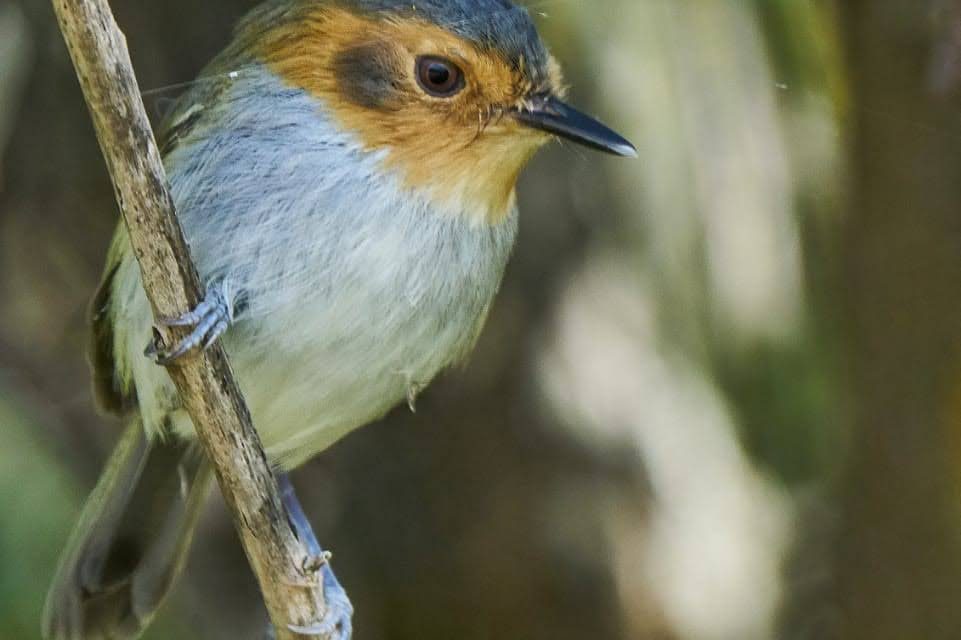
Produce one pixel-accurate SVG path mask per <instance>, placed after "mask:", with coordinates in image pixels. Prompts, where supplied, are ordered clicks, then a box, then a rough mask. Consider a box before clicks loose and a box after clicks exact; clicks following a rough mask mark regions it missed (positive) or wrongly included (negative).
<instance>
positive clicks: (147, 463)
mask: <svg viewBox="0 0 961 640" xmlns="http://www.w3.org/2000/svg"><path fill="white" fill-rule="evenodd" d="M210 479H211V473H210V467H209V465H208V464H207V463H206V462H205V461H204V459H203V456H202V454H201V453H200V452H199V451H198V450H197V449H196V446H195V445H189V444H186V443H184V442H175V441H165V442H162V441H158V440H156V439H155V440H154V441H151V440H149V439H148V438H147V436H146V434H145V433H144V431H143V428H142V427H141V424H140V421H139V420H135V421H133V422H132V423H131V424H130V426H128V427H127V429H126V431H125V432H124V435H123V438H122V439H121V440H120V443H119V444H118V445H117V448H116V449H115V450H114V452H113V454H112V455H111V456H110V460H109V461H108V463H107V466H106V468H105V470H104V472H103V475H102V476H101V477H100V480H99V481H98V483H97V486H96V488H95V489H94V490H93V493H92V494H91V495H90V497H89V498H88V499H87V503H86V505H85V506H84V508H83V512H82V513H81V515H80V520H79V522H78V523H77V526H76V528H75V529H74V531H73V533H72V534H71V536H70V540H69V542H68V543H67V546H66V548H65V549H64V552H63V555H62V556H61V558H60V566H59V567H58V569H57V573H56V575H55V577H54V580H53V584H52V585H51V586H50V591H49V593H48V594H47V603H46V606H45V607H44V613H43V637H44V638H46V640H125V639H129V638H136V637H137V636H139V635H140V633H141V632H142V631H143V629H144V628H145V627H146V625H147V624H148V623H149V622H150V619H151V618H152V616H153V614H154V613H155V612H156V610H157V608H158V607H159V606H160V604H161V602H162V601H163V599H164V596H165V595H166V594H167V591H168V590H169V588H170V586H171V585H172V584H173V581H174V580H175V579H176V578H177V576H178V574H179V573H180V571H181V569H182V568H183V564H184V560H185V558H186V555H187V551H188V549H189V548H190V540H191V537H192V534H193V529H194V526H195V525H196V522H197V517H198V516H199V514H200V510H201V506H202V505H203V503H204V498H205V497H206V495H207V490H208V488H209V486H210Z"/></svg>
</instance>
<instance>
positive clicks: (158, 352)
mask: <svg viewBox="0 0 961 640" xmlns="http://www.w3.org/2000/svg"><path fill="white" fill-rule="evenodd" d="M233 319H234V307H233V300H232V297H231V290H230V287H229V286H228V285H227V283H226V282H225V281H224V282H219V283H217V284H215V285H213V286H211V287H210V288H209V289H208V290H207V295H206V296H205V297H204V299H203V301H201V303H200V304H198V305H197V307H196V308H195V309H193V310H192V311H188V312H187V313H185V314H183V315H182V316H178V317H176V318H160V319H159V322H160V323H161V324H163V325H164V326H167V327H191V328H192V329H191V331H190V333H189V334H187V335H186V336H185V337H184V338H183V339H182V340H180V341H179V342H177V343H176V344H174V345H172V346H170V347H161V346H160V345H159V344H158V342H159V340H154V341H152V342H151V343H150V344H149V345H147V349H146V350H145V351H144V355H146V356H147V357H148V358H150V359H152V360H153V361H154V362H156V363H157V364H160V365H168V364H170V363H171V362H175V361H176V360H179V359H180V358H182V357H184V356H185V355H187V354H188V353H189V352H191V351H193V350H194V349H197V348H200V349H203V350H206V349H209V348H210V346H211V345H212V344H213V343H214V342H215V341H216V340H217V338H219V337H220V336H222V335H223V334H224V333H226V331H227V329H228V328H229V327H230V323H231V322H232V321H233Z"/></svg>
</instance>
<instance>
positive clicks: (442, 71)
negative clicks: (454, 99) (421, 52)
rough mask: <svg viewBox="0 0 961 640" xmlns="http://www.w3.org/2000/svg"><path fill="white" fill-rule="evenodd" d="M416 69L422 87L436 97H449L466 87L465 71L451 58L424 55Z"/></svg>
mask: <svg viewBox="0 0 961 640" xmlns="http://www.w3.org/2000/svg"><path fill="white" fill-rule="evenodd" d="M416 71H417V82H418V83H419V84H420V88H421V89H423V90H424V91H426V92H427V93H428V94H430V95H432V96H434V97H435V98H449V97H451V96H453V95H454V94H456V93H459V92H460V90H461V89H463V88H464V73H463V72H462V71H461V70H460V67H458V66H457V65H456V64H454V63H453V62H451V61H450V60H444V59H443V58H434V57H431V56H423V57H421V58H418V59H417V70H416Z"/></svg>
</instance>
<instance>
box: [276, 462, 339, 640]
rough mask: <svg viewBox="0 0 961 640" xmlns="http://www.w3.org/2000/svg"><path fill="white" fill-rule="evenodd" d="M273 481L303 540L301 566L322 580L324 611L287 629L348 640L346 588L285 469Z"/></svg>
mask: <svg viewBox="0 0 961 640" xmlns="http://www.w3.org/2000/svg"><path fill="white" fill-rule="evenodd" d="M277 483H278V485H279V486H280V495H281V498H282V499H283V501H284V506H285V507H286V508H287V515H288V517H289V518H290V524H291V526H292V527H293V528H294V533H296V534H297V538H298V539H300V541H301V542H303V543H304V546H305V547H307V552H308V553H309V554H310V557H309V558H308V560H307V563H306V566H305V569H306V570H308V571H310V570H313V571H320V572H321V576H322V578H323V581H324V600H325V602H326V603H327V614H326V615H325V616H324V619H323V620H321V621H320V623H319V624H317V625H314V626H312V627H295V626H291V627H290V629H291V631H296V632H297V633H302V634H304V635H316V636H322V637H329V638H330V639H331V640H350V636H351V632H352V625H351V617H352V616H353V615H354V607H353V605H352V604H351V603H350V598H348V597H347V592H346V591H345V590H344V588H343V587H342V586H340V583H339V582H338V581H337V576H335V575H334V570H333V569H331V567H330V554H329V553H327V552H325V551H324V550H323V549H322V548H321V546H320V543H319V542H317V536H316V535H314V530H313V528H312V527H311V526H310V522H309V521H308V520H307V516H306V515H305V514H304V509H303V507H302V506H301V505H300V500H298V499H297V493H296V492H295V491H294V485H293V484H292V483H291V482H290V477H289V476H288V475H287V474H285V473H281V474H278V476H277ZM268 637H270V636H269V635H268Z"/></svg>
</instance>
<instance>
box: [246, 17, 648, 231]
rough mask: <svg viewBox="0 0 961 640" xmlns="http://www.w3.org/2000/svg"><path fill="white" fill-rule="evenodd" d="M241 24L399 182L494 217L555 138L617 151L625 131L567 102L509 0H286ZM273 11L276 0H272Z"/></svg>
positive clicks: (551, 63)
mask: <svg viewBox="0 0 961 640" xmlns="http://www.w3.org/2000/svg"><path fill="white" fill-rule="evenodd" d="M273 6H274V9H272V10H268V11H267V12H266V13H265V14H261V15H260V16H259V19H258V18H257V15H256V14H255V19H254V20H251V21H248V23H247V26H246V27H242V28H241V35H243V32H244V30H245V29H246V30H248V31H249V32H250V33H249V34H248V36H247V37H248V39H249V41H251V42H252V45H251V46H252V47H253V48H254V50H255V53H256V55H257V56H258V57H259V58H260V59H261V60H263V61H264V62H265V63H266V64H267V65H268V66H269V67H270V68H271V69H272V70H273V71H274V72H275V73H276V74H278V75H279V76H280V77H281V78H283V79H284V80H285V81H286V82H288V83H290V84H292V85H294V86H297V87H299V88H301V89H304V90H306V91H307V92H309V93H310V94H312V95H314V96H316V97H317V98H318V99H320V100H321V101H322V103H323V104H324V105H325V107H326V108H327V110H328V111H329V112H330V114H331V115H332V116H333V118H334V120H335V122H336V123H337V124H338V125H339V126H341V127H343V128H344V129H346V130H349V131H352V132H354V133H355V134H356V135H357V136H358V138H359V140H360V141H361V143H362V144H363V145H364V147H365V148H366V149H368V150H372V151H374V150H378V151H381V150H382V151H386V161H387V163H388V165H389V166H390V167H391V168H392V169H394V170H396V171H397V172H398V174H399V175H400V176H401V177H402V179H403V180H404V182H405V184H406V185H407V186H408V187H410V188H413V189H418V190H424V191H426V192H427V193H428V194H429V197H431V198H434V199H437V200H439V201H443V202H445V203H446V204H449V205H453V206H454V207H456V208H458V209H459V210H462V211H466V212H469V215H471V216H472V217H476V218H478V219H481V220H484V221H487V222H489V223H495V222H497V221H499V220H501V219H503V218H504V217H506V216H507V214H508V213H509V212H510V211H511V210H512V209H513V206H514V188H515V185H516V182H517V178H518V176H519V174H520V172H521V170H522V169H523V168H524V166H525V165H526V164H527V162H528V160H530V158H531V156H532V155H533V154H534V152H535V151H536V150H537V149H538V148H539V147H541V146H542V145H543V144H545V143H546V142H547V141H549V140H550V139H551V138H552V136H560V137H563V138H566V139H569V140H573V141H575V142H578V143H581V144H584V145H587V146H589V147H592V148H595V149H599V150H602V151H606V152H609V153H613V154H616V155H621V156H636V152H635V150H634V147H633V146H631V144H630V143H629V142H627V141H626V140H625V139H623V138H622V137H620V136H619V135H617V134H616V133H614V132H613V131H611V130H610V129H608V128H607V127H605V126H604V125H602V124H601V123H599V122H597V121H596V120H594V119H592V118H590V117H588V116H586V115H584V114H582V113H580V112H578V111H576V110H574V109H573V108H571V107H570V106H568V105H566V104H565V103H564V102H563V98H564V94H565V90H564V83H563V80H562V78H561V72H560V69H559V66H558V64H557V62H556V61H555V60H554V58H553V57H552V56H551V55H550V53H549V52H548V51H547V48H546V47H545V46H544V44H543V42H542V41H541V39H540V36H539V35H538V33H537V31H536V29H535V27H534V24H533V22H532V21H531V19H530V17H529V15H528V14H527V12H526V11H525V10H523V9H521V8H519V7H517V6H515V5H513V4H512V3H511V2H509V1H508V0H293V1H289V2H282V3H281V4H280V5H277V4H276V3H275V4H274V5H273ZM278 7H279V8H278Z"/></svg>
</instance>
